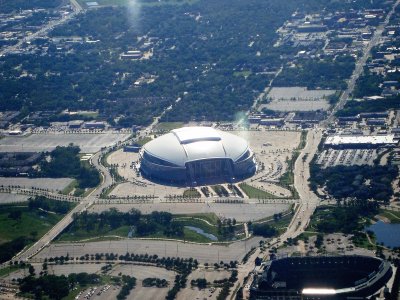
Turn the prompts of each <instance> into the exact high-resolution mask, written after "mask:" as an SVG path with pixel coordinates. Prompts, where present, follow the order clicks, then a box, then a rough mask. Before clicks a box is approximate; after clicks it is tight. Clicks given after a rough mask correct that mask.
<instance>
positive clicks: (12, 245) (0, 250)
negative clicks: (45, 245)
mask: <svg viewBox="0 0 400 300" xmlns="http://www.w3.org/2000/svg"><path fill="white" fill-rule="evenodd" d="M31 241H32V239H31V238H28V237H25V236H20V237H17V238H15V239H13V240H11V241H9V242H5V243H2V244H1V247H0V263H3V262H6V261H8V260H10V259H11V258H13V256H14V255H15V254H16V253H18V252H20V251H21V250H22V249H24V247H25V246H26V245H28V244H29V243H30V242H31Z"/></svg>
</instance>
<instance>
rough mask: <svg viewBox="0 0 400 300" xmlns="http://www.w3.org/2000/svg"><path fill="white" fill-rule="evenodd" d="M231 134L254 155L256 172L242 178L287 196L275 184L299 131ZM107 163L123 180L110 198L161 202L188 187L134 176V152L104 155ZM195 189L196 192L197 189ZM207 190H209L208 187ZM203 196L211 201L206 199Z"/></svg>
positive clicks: (284, 168)
mask: <svg viewBox="0 0 400 300" xmlns="http://www.w3.org/2000/svg"><path fill="white" fill-rule="evenodd" d="M231 133H233V134H236V135H238V136H241V137H243V138H245V139H246V140H247V141H248V143H249V146H250V148H251V149H252V150H253V151H254V153H255V156H256V160H257V164H258V170H257V173H256V174H255V175H254V176H252V177H251V178H248V179H246V180H244V181H245V182H246V183H247V184H249V185H252V186H254V187H257V188H261V189H264V190H265V191H267V192H269V193H271V194H273V195H275V196H277V197H290V196H291V192H290V191H289V190H287V189H286V188H283V187H282V186H279V185H277V184H276V183H277V182H278V180H279V177H280V176H282V174H284V173H285V171H286V169H287V160H288V159H290V158H291V157H292V154H293V150H294V149H295V148H296V147H298V145H299V142H300V136H301V133H300V132H299V131H282V130H279V131H269V130H268V131H267V130H265V129H264V128H259V129H257V130H251V131H245V130H243V131H232V132H231ZM107 163H108V164H109V165H112V166H116V167H117V170H118V174H119V175H121V176H122V177H123V178H124V180H125V182H122V183H120V184H118V185H117V186H116V187H115V188H114V189H113V190H112V191H111V192H110V193H109V197H110V198H124V197H128V196H129V197H132V196H133V195H136V196H155V197H156V199H158V200H159V201H163V200H164V199H165V198H166V197H167V198H168V197H169V196H183V192H184V191H185V190H187V189H188V187H182V186H181V187H179V186H170V185H163V184H159V183H154V182H151V181H149V180H147V179H145V178H143V177H142V176H140V175H138V172H137V170H138V163H139V154H138V153H133V152H124V151H123V150H122V149H120V150H117V151H115V152H113V153H111V154H110V155H109V156H108V157H107ZM197 189H198V190H199V191H200V189H199V188H197ZM210 191H211V192H212V190H211V189H210ZM214 196H216V195H214ZM211 198H212V197H211ZM207 199H208V201H212V199H210V198H207Z"/></svg>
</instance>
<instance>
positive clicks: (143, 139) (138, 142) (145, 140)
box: [136, 137, 152, 146]
mask: <svg viewBox="0 0 400 300" xmlns="http://www.w3.org/2000/svg"><path fill="white" fill-rule="evenodd" d="M151 140H152V138H151V137H145V138H142V139H140V140H138V141H137V142H136V143H137V144H138V145H140V146H143V145H144V144H146V143H148V142H150V141H151Z"/></svg>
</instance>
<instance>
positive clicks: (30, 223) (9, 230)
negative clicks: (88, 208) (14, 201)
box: [0, 205, 62, 243]
mask: <svg viewBox="0 0 400 300" xmlns="http://www.w3.org/2000/svg"><path fill="white" fill-rule="evenodd" d="M16 211H20V212H21V218H20V219H16V220H14V219H12V218H10V217H9V214H10V213H11V212H16ZM61 218H62V215H60V214H52V213H46V212H41V211H39V210H33V211H29V209H28V206H27V205H26V206H23V205H1V206H0V242H1V243H4V242H7V241H11V240H13V239H15V238H17V237H20V236H29V237H33V238H35V239H37V238H39V237H41V236H43V235H44V234H45V233H46V232H47V231H49V230H50V229H51V228H52V227H53V226H54V225H55V224H56V223H58V221H60V220H61Z"/></svg>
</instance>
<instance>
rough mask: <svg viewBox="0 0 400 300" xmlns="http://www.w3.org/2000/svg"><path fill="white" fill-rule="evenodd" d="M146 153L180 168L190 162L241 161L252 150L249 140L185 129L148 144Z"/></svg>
mask: <svg viewBox="0 0 400 300" xmlns="http://www.w3.org/2000/svg"><path fill="white" fill-rule="evenodd" d="M143 150H144V151H145V152H146V153H147V154H150V155H152V156H154V157H157V158H159V159H162V160H163V161H167V162H169V163H171V164H173V165H175V166H177V167H184V166H185V164H186V163H187V162H190V161H196V160H202V159H212V158H230V159H232V161H233V162H236V161H238V160H239V159H240V158H241V157H242V156H243V155H245V154H246V153H247V151H248V150H249V146H248V143H247V141H246V140H245V139H243V138H241V137H239V136H236V135H234V134H231V133H228V132H223V131H220V130H216V129H214V128H212V127H183V128H180V129H174V130H172V131H171V132H170V133H167V134H165V135H163V136H160V137H158V138H156V139H154V140H152V141H150V142H148V143H147V144H146V145H145V146H144V147H143Z"/></svg>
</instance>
